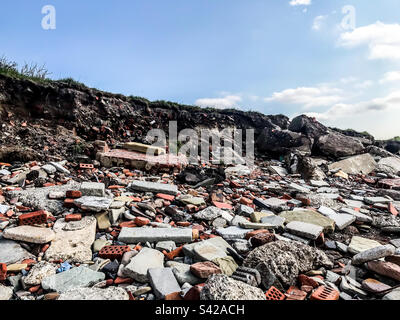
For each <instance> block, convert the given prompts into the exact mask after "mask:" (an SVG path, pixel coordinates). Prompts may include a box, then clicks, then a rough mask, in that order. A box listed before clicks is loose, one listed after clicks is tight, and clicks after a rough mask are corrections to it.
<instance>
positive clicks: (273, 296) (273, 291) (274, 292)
mask: <svg viewBox="0 0 400 320" xmlns="http://www.w3.org/2000/svg"><path fill="white" fill-rule="evenodd" d="M265 297H266V298H267V300H285V298H286V297H285V295H284V294H283V293H282V292H280V291H279V290H278V289H277V288H275V287H274V286H272V287H271V288H269V290H268V291H267V292H266V293H265Z"/></svg>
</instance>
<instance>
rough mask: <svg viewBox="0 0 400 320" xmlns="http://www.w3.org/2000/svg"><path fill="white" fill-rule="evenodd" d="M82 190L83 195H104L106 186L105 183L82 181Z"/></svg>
mask: <svg viewBox="0 0 400 320" xmlns="http://www.w3.org/2000/svg"><path fill="white" fill-rule="evenodd" d="M80 191H81V192H82V196H90V197H104V195H105V192H106V187H105V185H104V183H98V182H82V184H81V188H80Z"/></svg>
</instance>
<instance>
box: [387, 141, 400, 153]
mask: <svg viewBox="0 0 400 320" xmlns="http://www.w3.org/2000/svg"><path fill="white" fill-rule="evenodd" d="M385 149H386V150H387V151H389V152H391V153H393V154H396V153H399V151H400V141H396V140H390V141H388V142H386V145H385Z"/></svg>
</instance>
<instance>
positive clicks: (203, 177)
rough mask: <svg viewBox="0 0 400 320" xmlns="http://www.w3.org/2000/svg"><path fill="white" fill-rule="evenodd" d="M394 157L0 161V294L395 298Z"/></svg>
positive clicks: (398, 192) (399, 190)
mask: <svg viewBox="0 0 400 320" xmlns="http://www.w3.org/2000/svg"><path fill="white" fill-rule="evenodd" d="M293 158H296V159H297V161H294V162H293ZM93 163H94V164H93ZM293 163H294V164H293ZM399 164H400V159H399V158H398V157H397V156H395V155H391V156H390V157H381V156H379V155H376V152H375V154H370V153H365V154H362V155H357V156H351V157H347V158H344V159H342V160H339V161H330V160H328V159H326V158H325V159H323V158H315V157H314V158H308V157H304V156H301V155H299V154H291V155H290V154H289V155H288V156H287V157H285V159H282V161H277V160H269V161H257V162H256V165H255V166H254V167H245V166H243V165H239V166H229V167H224V166H222V165H212V164H208V165H206V166H203V167H201V166H193V165H190V166H186V167H174V170H172V171H169V172H158V174H156V175H155V174H153V173H149V172H147V171H145V170H138V169H128V168H125V167H110V168H106V167H103V166H101V164H100V162H98V161H97V162H96V161H95V160H93V161H92V163H89V164H80V165H79V166H77V164H75V163H71V162H68V161H66V160H65V161H61V162H54V161H48V162H40V161H28V162H26V163H22V162H12V161H10V163H0V185H1V191H0V230H1V233H0V234H1V236H0V281H1V284H0V298H1V299H21V300H42V299H44V300H55V299H59V300H74V299H76V300H85V299H87V300H90V299H93V300H102V299H106V300H113V299H115V300H154V299H165V300H199V299H203V300H226V299H233V300H235V299H236V300H245V299H248V300H259V299H260V300H266V299H267V300H284V299H286V300H306V299H311V300H338V299H344V300H352V299H356V300H375V299H385V300H397V299H400V289H399V287H400V286H399V284H400V220H399V218H398V210H399V209H400V183H399V182H400V177H399V176H398V175H399V173H400V168H399ZM302 176H307V177H308V178H306V179H304V178H302Z"/></svg>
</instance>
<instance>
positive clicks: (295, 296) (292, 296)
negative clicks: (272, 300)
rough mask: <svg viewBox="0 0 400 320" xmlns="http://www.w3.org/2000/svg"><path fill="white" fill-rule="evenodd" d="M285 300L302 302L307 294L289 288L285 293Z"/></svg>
mask: <svg viewBox="0 0 400 320" xmlns="http://www.w3.org/2000/svg"><path fill="white" fill-rule="evenodd" d="M285 296H286V300H304V299H305V298H306V297H307V293H306V292H304V291H302V290H300V289H299V288H297V287H294V286H291V287H290V288H289V289H288V291H286V293H285Z"/></svg>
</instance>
